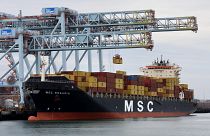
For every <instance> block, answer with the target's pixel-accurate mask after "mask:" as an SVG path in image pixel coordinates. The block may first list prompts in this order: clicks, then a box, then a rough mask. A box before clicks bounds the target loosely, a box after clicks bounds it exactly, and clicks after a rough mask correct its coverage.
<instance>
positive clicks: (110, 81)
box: [106, 77, 116, 84]
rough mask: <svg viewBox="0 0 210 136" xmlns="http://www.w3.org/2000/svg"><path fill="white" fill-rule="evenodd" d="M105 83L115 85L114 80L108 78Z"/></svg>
mask: <svg viewBox="0 0 210 136" xmlns="http://www.w3.org/2000/svg"><path fill="white" fill-rule="evenodd" d="M106 82H107V83H113V84H115V82H116V81H115V78H110V77H109V78H106Z"/></svg>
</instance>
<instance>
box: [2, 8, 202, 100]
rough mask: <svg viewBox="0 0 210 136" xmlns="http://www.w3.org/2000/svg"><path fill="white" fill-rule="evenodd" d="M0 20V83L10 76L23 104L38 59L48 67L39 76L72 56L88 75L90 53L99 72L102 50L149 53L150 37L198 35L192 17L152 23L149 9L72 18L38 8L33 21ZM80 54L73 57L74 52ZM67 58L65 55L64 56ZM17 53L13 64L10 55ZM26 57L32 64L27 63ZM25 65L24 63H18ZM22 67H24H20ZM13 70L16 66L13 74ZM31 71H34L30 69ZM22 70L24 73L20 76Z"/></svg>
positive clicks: (64, 11)
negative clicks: (4, 65)
mask: <svg viewBox="0 0 210 136" xmlns="http://www.w3.org/2000/svg"><path fill="white" fill-rule="evenodd" d="M2 15H4V16H3V17H1V16H0V28H1V29H0V40H1V41H0V53H1V54H2V55H1V56H0V62H1V60H2V59H3V58H5V57H6V58H7V60H9V62H10V67H9V69H8V71H6V72H4V73H3V75H2V76H1V77H0V80H1V81H2V80H3V79H4V78H5V77H6V76H7V75H8V74H9V73H10V72H12V73H13V75H14V76H16V77H15V79H16V80H17V82H16V83H14V84H12V85H11V84H7V83H3V85H2V86H17V87H19V90H20V94H21V101H20V102H21V103H24V101H23V100H24V99H23V98H24V97H23V91H22V87H23V82H24V81H25V80H26V79H27V78H28V77H29V75H30V74H32V73H34V72H35V73H36V74H40V66H41V57H40V56H48V57H49V60H50V62H49V64H48V66H47V68H46V70H45V72H46V73H47V72H49V70H50V68H51V67H52V68H53V72H60V71H66V70H67V68H66V66H67V64H66V62H67V61H68V59H69V58H70V56H71V55H72V53H73V52H75V67H74V69H73V70H79V64H80V62H81V61H82V59H83V58H84V57H85V55H86V54H88V70H89V71H92V56H91V51H92V50H97V51H98V54H99V69H100V71H102V70H103V57H102V50H105V49H123V48H124V49H128V48H146V49H152V48H153V41H152V32H163V31H186V30H191V31H194V32H196V31H197V30H198V26H197V21H196V17H194V16H189V17H171V18H155V11H154V10H136V11H118V12H99V13H78V12H77V11H75V10H72V9H69V8H63V7H62V8H58V7H54V8H43V9H42V15H39V16H22V15H21V14H20V15H19V16H13V15H9V14H6V13H5V14H2ZM80 50H83V51H84V52H83V54H82V55H81V57H80V55H79V51H80ZM59 52H61V53H62V65H61V66H60V67H59V68H57V65H56V64H55V60H56V58H58V54H59ZM67 53H68V54H67ZM17 54H18V56H19V57H18V58H19V59H18V61H17V62H15V60H14V59H12V58H13V56H14V55H17ZM29 57H30V61H31V57H33V58H34V59H32V60H34V61H33V62H32V63H30V61H29ZM24 62H25V63H24ZM24 64H25V65H24ZM17 66H18V67H19V68H18V69H17ZM34 69H35V70H34ZM25 70H27V72H24V71H25Z"/></svg>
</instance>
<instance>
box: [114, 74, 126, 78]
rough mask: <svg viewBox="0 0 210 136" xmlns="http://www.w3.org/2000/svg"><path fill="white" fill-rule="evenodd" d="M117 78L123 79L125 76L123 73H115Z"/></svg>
mask: <svg viewBox="0 0 210 136" xmlns="http://www.w3.org/2000/svg"><path fill="white" fill-rule="evenodd" d="M115 78H120V79H123V78H124V75H122V74H115Z"/></svg>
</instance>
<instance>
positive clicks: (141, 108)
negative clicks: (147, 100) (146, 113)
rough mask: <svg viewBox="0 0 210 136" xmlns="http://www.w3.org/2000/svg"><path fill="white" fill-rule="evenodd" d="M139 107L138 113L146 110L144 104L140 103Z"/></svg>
mask: <svg viewBox="0 0 210 136" xmlns="http://www.w3.org/2000/svg"><path fill="white" fill-rule="evenodd" d="M137 105H138V108H137V110H138V112H142V111H143V110H144V107H143V102H142V101H138V103H137Z"/></svg>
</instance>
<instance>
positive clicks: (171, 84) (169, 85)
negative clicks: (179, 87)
mask: <svg viewBox="0 0 210 136" xmlns="http://www.w3.org/2000/svg"><path fill="white" fill-rule="evenodd" d="M166 86H168V87H171V86H174V84H173V83H166Z"/></svg>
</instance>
